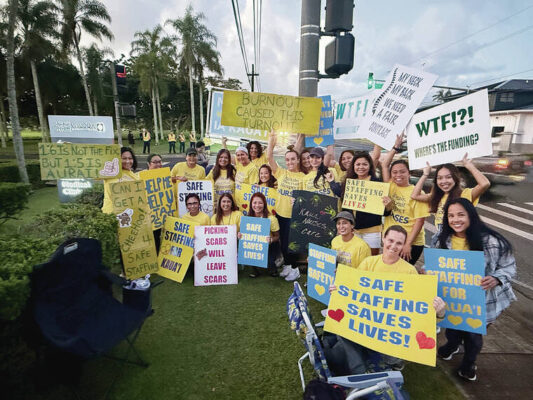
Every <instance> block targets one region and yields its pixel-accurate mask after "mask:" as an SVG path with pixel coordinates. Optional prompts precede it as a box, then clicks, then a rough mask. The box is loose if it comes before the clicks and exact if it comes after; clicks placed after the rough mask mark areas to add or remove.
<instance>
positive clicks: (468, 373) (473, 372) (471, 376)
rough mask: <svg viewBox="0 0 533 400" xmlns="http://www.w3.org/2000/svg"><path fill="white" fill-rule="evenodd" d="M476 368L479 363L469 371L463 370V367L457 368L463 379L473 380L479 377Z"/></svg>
mask: <svg viewBox="0 0 533 400" xmlns="http://www.w3.org/2000/svg"><path fill="white" fill-rule="evenodd" d="M476 370H477V365H473V366H472V367H471V368H469V369H468V370H467V371H463V370H462V369H461V368H459V369H458V370H457V375H459V376H460V377H461V378H463V379H466V380H468V381H472V382H473V381H475V380H476V379H477V375H476Z"/></svg>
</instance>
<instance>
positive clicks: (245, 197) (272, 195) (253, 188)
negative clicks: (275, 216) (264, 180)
mask: <svg viewBox="0 0 533 400" xmlns="http://www.w3.org/2000/svg"><path fill="white" fill-rule="evenodd" d="M257 192H259V193H263V194H264V195H265V198H266V201H267V207H268V211H270V212H271V213H272V212H273V211H274V209H275V208H276V205H277V204H278V202H279V198H280V196H283V195H282V194H279V192H278V191H277V190H276V189H274V188H269V187H266V186H259V185H249V184H247V183H235V203H236V204H237V207H239V210H241V211H242V214H243V215H248V208H249V207H250V199H251V198H252V195H253V194H254V193H257Z"/></svg>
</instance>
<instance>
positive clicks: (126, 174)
mask: <svg viewBox="0 0 533 400" xmlns="http://www.w3.org/2000/svg"><path fill="white" fill-rule="evenodd" d="M140 179H141V178H139V175H137V174H136V173H135V172H132V171H128V170H122V176H121V177H120V178H114V179H105V180H104V204H103V206H102V212H103V213H104V214H112V213H113V199H112V198H111V184H112V183H116V182H126V181H138V180H140Z"/></svg>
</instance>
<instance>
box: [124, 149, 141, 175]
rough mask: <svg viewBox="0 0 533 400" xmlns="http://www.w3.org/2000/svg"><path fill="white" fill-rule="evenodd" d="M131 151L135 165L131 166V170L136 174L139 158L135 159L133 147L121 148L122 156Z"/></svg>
mask: <svg viewBox="0 0 533 400" xmlns="http://www.w3.org/2000/svg"><path fill="white" fill-rule="evenodd" d="M127 151H129V152H130V154H131V158H133V164H132V166H131V170H132V171H133V172H135V170H136V169H137V157H135V153H134V152H133V149H132V148H131V147H127V146H125V147H121V148H120V155H122V154H124V153H125V152H127Z"/></svg>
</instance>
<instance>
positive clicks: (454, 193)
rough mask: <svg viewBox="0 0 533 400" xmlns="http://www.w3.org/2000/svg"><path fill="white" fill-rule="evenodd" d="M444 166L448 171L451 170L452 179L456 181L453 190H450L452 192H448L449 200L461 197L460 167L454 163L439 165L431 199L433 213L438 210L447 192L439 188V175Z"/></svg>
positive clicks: (430, 208) (430, 210) (430, 204)
mask: <svg viewBox="0 0 533 400" xmlns="http://www.w3.org/2000/svg"><path fill="white" fill-rule="evenodd" d="M443 168H446V169H447V170H448V171H450V174H451V175H452V179H453V181H454V183H455V186H454V187H453V188H452V190H450V193H449V194H448V200H452V199H456V198H457V197H461V173H460V172H459V169H458V168H457V167H456V166H455V165H453V164H442V165H439V166H438V167H437V170H436V171H435V179H433V188H432V189H431V198H430V200H429V212H431V213H436V212H437V209H438V208H439V203H440V201H441V199H442V197H443V196H444V194H445V193H444V192H443V191H442V189H441V188H439V185H437V175H438V173H439V171H440V170H441V169H443Z"/></svg>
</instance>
